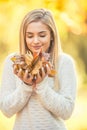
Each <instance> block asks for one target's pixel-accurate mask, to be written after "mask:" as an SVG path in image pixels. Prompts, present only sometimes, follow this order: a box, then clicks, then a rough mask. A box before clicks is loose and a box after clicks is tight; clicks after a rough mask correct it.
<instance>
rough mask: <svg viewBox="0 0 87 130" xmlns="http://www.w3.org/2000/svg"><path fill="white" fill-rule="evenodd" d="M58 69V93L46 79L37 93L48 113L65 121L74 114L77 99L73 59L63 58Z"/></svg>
mask: <svg viewBox="0 0 87 130" xmlns="http://www.w3.org/2000/svg"><path fill="white" fill-rule="evenodd" d="M58 69H59V71H58V72H59V74H58V79H59V88H60V89H59V90H58V92H56V91H54V89H53V88H51V86H52V84H51V83H50V81H49V80H48V79H45V80H46V82H44V83H43V84H41V85H39V86H38V87H37V90H36V93H37V94H38V96H39V99H40V101H41V103H42V105H43V106H44V107H45V108H46V109H47V110H48V111H50V112H51V113H52V114H53V115H54V116H56V117H58V118H62V119H64V120H65V119H68V118H69V117H70V116H71V114H72V111H73V108H74V104H75V97H76V84H77V83H76V72H75V67H74V63H73V60H72V59H71V57H67V56H64V57H62V58H61V61H60V63H59V68H58Z"/></svg>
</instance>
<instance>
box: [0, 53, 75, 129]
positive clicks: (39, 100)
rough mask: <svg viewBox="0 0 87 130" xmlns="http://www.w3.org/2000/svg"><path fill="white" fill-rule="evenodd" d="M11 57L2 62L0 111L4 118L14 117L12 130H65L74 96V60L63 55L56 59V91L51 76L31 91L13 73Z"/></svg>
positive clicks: (29, 87) (30, 88)
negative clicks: (57, 86) (57, 82)
mask: <svg viewBox="0 0 87 130" xmlns="http://www.w3.org/2000/svg"><path fill="white" fill-rule="evenodd" d="M13 55H14V54H11V55H9V56H8V57H7V58H6V60H5V65H4V70H3V75H2V83H1V90H0V109H1V111H2V112H3V113H4V114H5V115H6V116H7V117H11V116H13V115H14V114H16V120H15V123H14V127H13V130H66V128H65V125H64V122H63V120H66V119H68V118H69V117H70V116H71V114H72V111H73V108H74V104H75V97H76V72H75V67H74V62H73V59H72V58H71V57H70V56H69V55H67V54H65V53H62V54H61V55H60V57H59V64H58V80H59V90H58V91H54V89H53V88H54V80H53V78H51V77H46V78H45V79H44V80H43V81H42V82H41V83H40V84H38V85H37V87H36V89H34V90H33V89H32V87H31V86H28V85H26V84H24V83H23V82H22V81H21V80H20V79H19V78H18V77H17V76H16V75H14V74H13V67H12V64H13V63H12V61H11V60H10V58H11V57H12V56H13Z"/></svg>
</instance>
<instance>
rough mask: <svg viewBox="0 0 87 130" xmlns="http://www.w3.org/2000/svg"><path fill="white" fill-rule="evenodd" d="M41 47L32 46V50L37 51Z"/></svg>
mask: <svg viewBox="0 0 87 130" xmlns="http://www.w3.org/2000/svg"><path fill="white" fill-rule="evenodd" d="M41 47H42V46H33V48H34V49H35V50H38V49H40V48H41Z"/></svg>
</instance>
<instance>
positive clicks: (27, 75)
mask: <svg viewBox="0 0 87 130" xmlns="http://www.w3.org/2000/svg"><path fill="white" fill-rule="evenodd" d="M27 78H29V74H28V70H25V73H24V79H27Z"/></svg>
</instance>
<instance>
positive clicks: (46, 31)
mask: <svg viewBox="0 0 87 130" xmlns="http://www.w3.org/2000/svg"><path fill="white" fill-rule="evenodd" d="M44 32H47V31H40V32H38V33H44ZM26 33H28V34H33V33H32V32H26Z"/></svg>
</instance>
